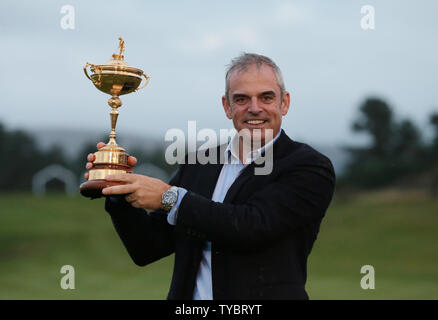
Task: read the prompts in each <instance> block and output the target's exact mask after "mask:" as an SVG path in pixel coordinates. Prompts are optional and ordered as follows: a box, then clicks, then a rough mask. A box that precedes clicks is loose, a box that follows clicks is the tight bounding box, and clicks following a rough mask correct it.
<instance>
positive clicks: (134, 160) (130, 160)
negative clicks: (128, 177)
mask: <svg viewBox="0 0 438 320" xmlns="http://www.w3.org/2000/svg"><path fill="white" fill-rule="evenodd" d="M128 165H130V166H131V167H135V166H136V165H137V158H136V157H133V156H129V157H128Z"/></svg>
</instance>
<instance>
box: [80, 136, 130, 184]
mask: <svg viewBox="0 0 438 320" xmlns="http://www.w3.org/2000/svg"><path fill="white" fill-rule="evenodd" d="M105 146H106V144H105V143H103V142H99V143H98V144H97V150H100V149H102V148H103V147H105ZM94 160H96V156H95V155H94V153H90V154H89V155H88V156H87V161H88V162H87V164H86V165H85V168H86V169H87V170H88V171H89V170H91V169H93V167H94V164H93V161H94ZM136 164H137V158H136V157H133V156H129V157H128V165H130V166H131V167H135V166H136ZM89 176H90V174H89V173H88V172H86V173H85V174H84V177H85V179H86V180H88V177H89Z"/></svg>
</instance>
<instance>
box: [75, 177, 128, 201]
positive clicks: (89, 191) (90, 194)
mask: <svg viewBox="0 0 438 320" xmlns="http://www.w3.org/2000/svg"><path fill="white" fill-rule="evenodd" d="M121 184H123V183H121V182H111V181H106V180H92V181H86V182H84V183H82V184H81V186H80V187H79V190H80V192H81V195H83V196H84V197H87V198H91V199H97V198H100V197H103V194H102V189H104V188H106V187H112V186H118V185H121Z"/></svg>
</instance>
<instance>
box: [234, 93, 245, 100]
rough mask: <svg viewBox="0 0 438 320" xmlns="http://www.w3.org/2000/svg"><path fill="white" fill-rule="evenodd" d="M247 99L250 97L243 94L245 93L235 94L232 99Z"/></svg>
mask: <svg viewBox="0 0 438 320" xmlns="http://www.w3.org/2000/svg"><path fill="white" fill-rule="evenodd" d="M247 97H249V96H248V95H246V94H243V93H234V94H233V95H232V98H233V99H235V98H247Z"/></svg>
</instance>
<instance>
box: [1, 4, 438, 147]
mask: <svg viewBox="0 0 438 320" xmlns="http://www.w3.org/2000/svg"><path fill="white" fill-rule="evenodd" d="M64 5H71V6H73V8H74V10H75V11H74V13H75V21H74V22H75V28H74V29H73V30H71V29H68V30H64V29H63V28H62V27H61V23H60V22H61V19H62V18H63V16H64V15H65V14H63V13H61V8H62V7H63V6H64ZM363 5H372V6H374V9H375V29H374V30H363V29H362V28H361V24H360V22H361V19H362V17H363V14H361V7H362V6H363ZM437 12H438V2H435V1H430V0H422V1H395V0H394V1H390V0H386V1H351V0H339V1H330V2H329V1H309V0H306V1H286V0H283V1H224V0H222V1H23V0H13V1H12V0H11V1H7V0H2V1H1V3H0V43H1V45H0V68H1V71H0V86H1V88H2V91H1V92H2V99H1V101H2V103H1V106H0V122H2V123H3V124H5V125H6V126H7V127H8V128H18V127H20V128H37V129H38V128H69V129H76V128H78V129H79V128H82V129H90V128H93V129H98V130H102V131H107V132H109V126H110V125H109V116H108V113H109V111H110V109H109V107H108V105H107V102H106V101H107V99H108V96H106V95H105V94H104V93H101V92H99V91H97V90H96V89H95V88H94V86H93V85H92V84H91V82H90V81H89V80H88V79H86V78H85V76H84V74H83V71H82V67H83V65H84V64H85V63H86V62H92V63H95V64H102V63H105V62H107V61H108V60H109V59H110V57H111V54H112V53H114V52H116V48H117V44H118V42H117V38H118V37H119V36H122V37H123V38H124V40H125V42H126V51H125V59H126V61H127V62H128V63H129V64H130V65H132V66H135V67H138V68H141V69H143V70H145V71H146V72H147V73H148V74H149V75H150V77H151V81H150V83H149V85H148V86H147V87H146V88H145V89H144V90H142V91H139V92H137V93H132V94H130V95H127V96H123V97H122V101H123V103H124V105H123V106H122V108H120V110H119V111H120V117H119V123H118V132H119V134H120V135H122V134H123V133H135V134H139V135H144V136H153V137H158V138H161V139H162V138H163V137H164V134H165V132H166V131H167V130H168V129H170V128H180V129H182V130H184V131H185V132H187V121H189V120H196V121H197V128H198V130H200V129H202V128H212V129H214V130H217V131H219V129H220V128H231V127H232V123H231V122H230V121H229V120H228V119H227V118H226V117H225V114H224V112H223V109H222V106H221V96H222V94H223V91H224V72H225V67H226V65H227V64H228V63H229V62H230V60H231V59H232V58H233V57H235V56H237V55H239V54H240V53H241V52H243V51H246V52H256V53H261V54H264V55H267V56H269V57H271V58H272V59H274V61H276V62H277V64H278V65H279V66H280V68H281V69H282V70H283V74H284V78H285V83H286V87H287V89H288V90H289V91H290V92H291V94H292V108H291V110H290V111H289V113H288V115H287V116H286V118H284V122H283V127H284V129H285V130H286V131H287V132H288V134H289V135H290V136H291V137H293V138H295V139H296V140H300V141H304V142H309V143H311V142H315V143H319V144H321V143H328V144H339V143H343V142H360V141H361V139H360V137H359V136H356V135H353V134H352V133H351V130H350V124H351V122H352V120H353V119H354V118H356V116H357V110H358V106H359V104H360V103H361V102H362V101H363V99H365V97H367V96H370V95H372V96H378V97H381V98H383V99H386V100H387V101H388V102H389V103H390V104H391V106H393V108H394V111H395V112H396V114H397V115H399V116H400V117H408V118H411V119H412V120H414V121H416V122H417V124H418V125H420V126H422V127H426V124H427V117H428V115H429V114H430V113H431V112H432V111H434V110H438V86H437V85H438V79H437V75H438V41H437V35H438V19H436V15H437ZM72 138H74V137H72Z"/></svg>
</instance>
